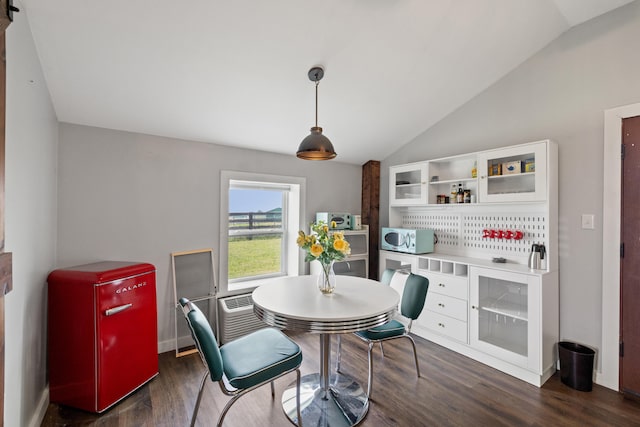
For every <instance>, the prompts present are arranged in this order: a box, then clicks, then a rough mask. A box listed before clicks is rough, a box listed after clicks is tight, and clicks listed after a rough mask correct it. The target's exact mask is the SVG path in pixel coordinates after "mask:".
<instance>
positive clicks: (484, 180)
mask: <svg viewBox="0 0 640 427" xmlns="http://www.w3.org/2000/svg"><path fill="white" fill-rule="evenodd" d="M546 148H547V144H546V142H545V141H543V142H538V143H534V144H527V145H522V146H517V147H511V148H506V149H499V150H492V151H488V152H482V153H479V154H478V174H479V176H480V181H479V199H480V200H479V201H480V202H482V203H486V202H526V201H545V200H546V196H547V180H546V176H547V170H546V169H547V160H546V157H547V150H546Z"/></svg>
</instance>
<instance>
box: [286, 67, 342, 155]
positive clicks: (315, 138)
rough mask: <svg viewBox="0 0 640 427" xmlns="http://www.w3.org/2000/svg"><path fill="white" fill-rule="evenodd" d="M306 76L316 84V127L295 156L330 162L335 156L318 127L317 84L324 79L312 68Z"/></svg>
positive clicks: (320, 73)
mask: <svg viewBox="0 0 640 427" xmlns="http://www.w3.org/2000/svg"><path fill="white" fill-rule="evenodd" d="M308 75H309V80H311V81H312V82H315V83H316V125H315V126H314V127H312V128H311V134H309V136H307V137H306V138H305V139H303V140H302V142H301V143H300V147H298V152H297V153H296V156H298V157H299V158H301V159H304V160H331V159H333V158H334V157H336V155H337V154H336V152H335V150H334V149H333V144H332V143H331V141H329V138H327V137H326V136H324V135H323V134H322V128H321V127H319V126H318V83H319V82H320V80H322V77H324V70H323V69H322V68H321V67H313V68H312V69H310V70H309V74H308Z"/></svg>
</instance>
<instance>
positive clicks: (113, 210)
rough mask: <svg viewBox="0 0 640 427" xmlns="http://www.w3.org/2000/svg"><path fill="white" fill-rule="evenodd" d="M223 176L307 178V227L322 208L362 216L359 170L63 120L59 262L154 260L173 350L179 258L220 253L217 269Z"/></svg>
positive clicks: (164, 335) (162, 319) (163, 329)
mask: <svg viewBox="0 0 640 427" xmlns="http://www.w3.org/2000/svg"><path fill="white" fill-rule="evenodd" d="M302 137H304V135H301V138H302ZM298 142H299V141H293V142H292V145H291V151H292V153H293V152H294V150H295V149H296V148H297V143H298ZM221 170H236V171H246V172H256V173H266V174H275V175H289V176H298V177H306V179H307V198H306V199H307V205H306V215H307V221H305V222H310V221H312V220H313V219H314V215H315V212H316V211H323V210H334V211H338V212H344V211H346V212H353V213H356V214H357V213H360V200H361V194H360V188H361V175H362V172H361V167H360V166H354V165H348V164H345V163H339V162H336V161H331V162H309V161H303V160H299V159H297V158H296V157H295V156H294V155H291V156H286V155H280V154H272V153H267V152H261V151H254V150H243V149H237V148H230V147H225V146H220V145H213V144H206V143H199V142H189V141H179V140H174V139H169V138H161V137H156V136H150V135H141V134H135V133H128V132H120V131H114V130H107V129H99V128H93V127H86V126H78V125H72V124H65V123H63V124H61V125H60V150H59V176H58V184H59V187H58V204H59V211H58V218H59V219H58V262H57V263H58V266H71V265H77V264H82V263H87V262H93V261H97V260H103V259H111V260H133V261H145V262H151V263H152V264H154V265H155V266H156V268H157V282H158V286H157V292H158V329H159V331H158V333H159V341H160V342H161V343H162V342H163V343H164V344H163V346H164V345H168V343H169V342H170V341H171V340H172V339H173V335H174V325H173V322H174V320H173V319H174V317H173V313H174V312H173V309H172V304H173V282H172V278H171V263H170V253H171V252H176V251H184V250H191V249H201V248H213V250H214V255H215V257H216V266H217V265H218V254H219V247H218V240H219V224H220V208H219V204H220V202H219V201H220V171H221Z"/></svg>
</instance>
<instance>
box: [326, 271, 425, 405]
mask: <svg viewBox="0 0 640 427" xmlns="http://www.w3.org/2000/svg"><path fill="white" fill-rule="evenodd" d="M380 282H381V283H383V284H385V285H390V286H392V287H393V288H394V289H395V290H396V291H398V293H399V294H400V295H401V297H400V307H399V308H400V315H401V316H397V317H398V318H396V319H392V320H390V321H389V322H387V323H385V324H384V325H381V326H376V327H375V328H371V329H367V330H364V331H358V332H355V335H356V336H357V337H358V338H360V339H361V340H363V341H365V342H366V343H368V345H369V352H368V353H369V379H368V381H369V382H368V385H367V396H369V398H371V389H372V383H373V358H372V351H373V346H374V344H375V343H380V350H381V352H382V356H383V357H384V350H383V349H382V343H383V342H385V341H389V340H393V339H396V338H406V339H408V340H409V342H411V346H412V347H413V358H414V360H415V364H416V373H417V375H418V377H420V366H419V365H418V354H417V352H416V344H415V342H414V341H413V338H411V335H409V332H410V331H411V325H412V323H413V321H414V320H415V319H417V318H418V316H420V313H422V309H423V308H424V303H425V301H426V299H427V291H428V290H429V279H427V278H426V277H424V276H420V275H417V274H413V273H404V272H402V271H396V270H390V269H387V270H385V271H384V272H383V274H382V277H381V279H380ZM403 321H405V322H406V325H405V323H404V322H403ZM340 347H341V340H340V335H338V352H337V353H338V359H337V370H338V371H340Z"/></svg>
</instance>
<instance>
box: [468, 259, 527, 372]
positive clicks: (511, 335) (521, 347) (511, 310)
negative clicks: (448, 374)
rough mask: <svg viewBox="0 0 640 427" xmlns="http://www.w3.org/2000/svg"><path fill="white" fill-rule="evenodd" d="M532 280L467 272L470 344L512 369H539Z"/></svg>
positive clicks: (481, 270) (487, 271)
mask: <svg viewBox="0 0 640 427" xmlns="http://www.w3.org/2000/svg"><path fill="white" fill-rule="evenodd" d="M539 288H540V286H539V279H538V278H537V277H536V276H532V275H527V274H520V273H511V272H505V271H498V270H492V269H485V268H480V267H472V268H471V282H470V293H471V295H470V296H471V304H470V305H471V311H470V335H471V336H470V338H471V340H470V341H471V344H472V345H473V346H475V347H477V348H479V349H482V350H483V351H485V352H487V353H489V354H493V355H495V356H497V357H500V358H501V359H503V360H506V361H508V362H510V363H513V364H515V365H519V366H522V367H525V368H530V369H532V370H535V369H537V367H538V365H539V348H540V344H539V343H538V342H537V338H536V337H537V336H538V334H537V329H538V328H539V326H538V325H539V315H538V309H539V307H540V301H539Z"/></svg>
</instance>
